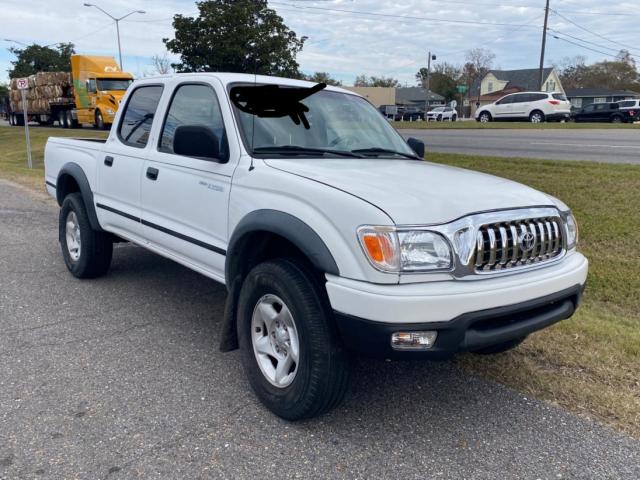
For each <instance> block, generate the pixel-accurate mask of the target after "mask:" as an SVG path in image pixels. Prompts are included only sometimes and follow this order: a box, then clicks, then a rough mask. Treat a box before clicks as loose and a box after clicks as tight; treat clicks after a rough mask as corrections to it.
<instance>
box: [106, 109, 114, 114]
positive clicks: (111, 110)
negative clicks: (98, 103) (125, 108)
mask: <svg viewBox="0 0 640 480" xmlns="http://www.w3.org/2000/svg"><path fill="white" fill-rule="evenodd" d="M105 110H106V111H107V113H108V114H109V115H113V114H114V113H116V112H114V111H113V109H111V108H105Z"/></svg>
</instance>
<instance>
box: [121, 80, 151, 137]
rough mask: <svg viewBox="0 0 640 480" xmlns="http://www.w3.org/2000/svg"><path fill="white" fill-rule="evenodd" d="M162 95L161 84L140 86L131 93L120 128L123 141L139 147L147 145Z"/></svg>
mask: <svg viewBox="0 0 640 480" xmlns="http://www.w3.org/2000/svg"><path fill="white" fill-rule="evenodd" d="M161 96H162V86H161V85H148V86H142V87H138V88H136V89H135V90H134V91H133V92H132V93H131V96H130V97H129V100H128V101H127V105H126V107H125V110H124V113H123V114H122V119H121V120H120V126H119V128H118V137H119V138H120V141H121V142H122V143H124V144H125V145H129V146H131V147H137V148H144V147H145V146H146V145H147V142H148V141H149V132H150V131H151V125H152V124H153V117H154V116H155V114H156V110H157V109H158V103H159V102H160V97H161Z"/></svg>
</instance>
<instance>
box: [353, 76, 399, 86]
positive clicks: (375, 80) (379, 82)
mask: <svg viewBox="0 0 640 480" xmlns="http://www.w3.org/2000/svg"><path fill="white" fill-rule="evenodd" d="M353 85H354V86H356V87H399V86H400V82H399V81H398V80H396V79H395V78H391V77H385V76H381V77H376V76H371V77H368V78H367V76H366V75H364V74H363V75H358V76H357V77H356V80H355V81H354V82H353Z"/></svg>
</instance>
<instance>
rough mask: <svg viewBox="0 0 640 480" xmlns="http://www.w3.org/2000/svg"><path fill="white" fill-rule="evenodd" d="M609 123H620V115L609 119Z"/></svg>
mask: <svg viewBox="0 0 640 480" xmlns="http://www.w3.org/2000/svg"><path fill="white" fill-rule="evenodd" d="M611 123H622V117H621V116H620V115H614V116H613V118H611Z"/></svg>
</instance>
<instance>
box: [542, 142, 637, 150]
mask: <svg viewBox="0 0 640 480" xmlns="http://www.w3.org/2000/svg"><path fill="white" fill-rule="evenodd" d="M529 145H555V146H558V147H596V148H597V147H602V148H636V149H640V145H597V144H588V143H558V142H529Z"/></svg>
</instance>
